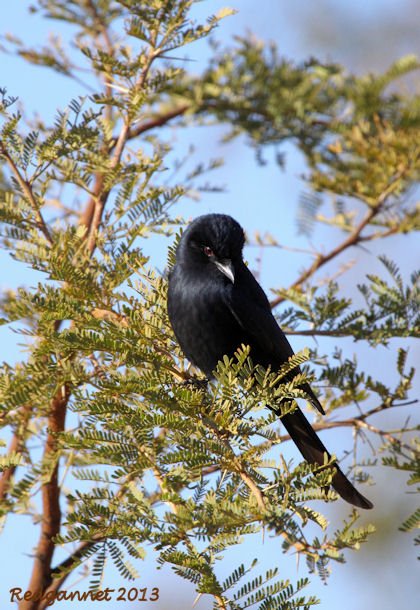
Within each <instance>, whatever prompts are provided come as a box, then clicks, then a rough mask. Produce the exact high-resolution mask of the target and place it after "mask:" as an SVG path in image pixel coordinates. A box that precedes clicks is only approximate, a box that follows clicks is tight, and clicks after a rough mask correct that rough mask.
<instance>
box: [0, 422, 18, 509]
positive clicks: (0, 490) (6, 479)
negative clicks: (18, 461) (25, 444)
mask: <svg viewBox="0 0 420 610" xmlns="http://www.w3.org/2000/svg"><path fill="white" fill-rule="evenodd" d="M21 446H22V442H21V438H20V435H19V434H18V433H17V432H15V433H14V435H13V438H12V440H11V441H10V445H9V450H8V453H9V454H10V453H18V452H19V448H20V447H21ZM16 468H17V466H10V467H9V468H6V469H5V470H4V471H3V472H2V475H1V479H0V504H1V503H2V502H4V500H5V499H6V497H7V492H8V491H9V485H10V480H11V478H12V477H13V475H14V474H15V471H16Z"/></svg>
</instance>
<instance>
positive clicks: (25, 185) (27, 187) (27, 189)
mask: <svg viewBox="0 0 420 610" xmlns="http://www.w3.org/2000/svg"><path fill="white" fill-rule="evenodd" d="M0 156H1V157H4V158H5V159H6V162H7V164H8V166H9V168H10V170H11V171H12V174H13V175H14V177H15V178H16V181H17V183H18V184H19V186H20V188H21V189H22V193H23V195H24V196H25V197H26V198H27V199H28V201H29V203H30V204H31V207H32V209H33V211H34V214H35V221H36V226H37V227H38V229H39V230H40V231H41V232H42V233H43V235H44V237H45V239H46V240H47V241H48V242H49V243H50V244H51V243H52V241H53V240H52V237H51V234H50V231H49V229H48V227H47V225H46V223H45V220H44V218H43V216H42V214H41V210H40V209H39V206H38V203H37V201H36V199H35V195H34V193H33V191H32V187H31V184H30V183H29V182H28V181H27V180H25V178H24V177H23V176H22V174H21V173H20V171H19V168H18V167H17V165H16V163H15V162H14V161H13V159H12V157H11V156H10V154H9V153H8V151H7V149H6V147H5V145H4V143H3V142H2V141H1V140H0Z"/></svg>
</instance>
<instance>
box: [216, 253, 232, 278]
mask: <svg viewBox="0 0 420 610" xmlns="http://www.w3.org/2000/svg"><path fill="white" fill-rule="evenodd" d="M214 264H215V265H216V267H217V268H218V269H219V271H221V272H222V273H223V274H224V275H225V276H226V277H227V278H229V279H230V281H231V282H232V284H233V283H234V282H235V271H234V269H233V265H232V261H231V260H229V259H228V258H223V259H222V260H220V261H217V260H216V261H214Z"/></svg>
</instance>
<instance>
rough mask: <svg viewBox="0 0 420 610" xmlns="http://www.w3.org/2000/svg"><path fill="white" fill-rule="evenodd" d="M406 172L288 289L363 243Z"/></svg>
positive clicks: (273, 303) (280, 298)
mask: <svg viewBox="0 0 420 610" xmlns="http://www.w3.org/2000/svg"><path fill="white" fill-rule="evenodd" d="M405 172H406V168H403V169H401V170H399V171H398V172H396V174H395V176H394V177H393V178H392V180H391V181H390V183H389V184H388V186H387V188H386V189H384V191H382V193H381V194H380V195H379V197H378V199H377V201H376V204H375V205H374V206H372V207H370V208H369V210H368V212H367V214H365V216H364V218H363V219H362V221H361V222H360V223H359V224H358V225H357V226H356V227H355V228H354V229H353V231H352V232H351V233H350V234H349V235H348V237H347V238H346V239H345V240H344V241H342V242H341V244H339V245H338V246H336V247H335V248H333V249H332V250H330V252H328V253H327V254H318V256H317V257H316V259H315V260H314V262H313V263H312V265H310V266H309V267H308V268H307V269H305V271H303V272H302V273H301V274H300V276H299V277H298V278H297V280H295V281H294V282H293V284H291V285H290V287H289V289H290V288H295V289H296V288H300V287H301V286H302V284H303V283H304V282H305V281H306V280H307V279H309V278H310V277H311V276H312V275H314V273H315V272H316V271H318V269H320V268H321V267H323V266H324V265H325V264H326V263H328V262H329V261H330V260H332V259H333V258H335V257H336V256H338V255H339V254H341V253H342V252H344V251H345V250H347V249H348V248H350V247H351V246H356V245H357V244H358V243H359V242H361V241H363V237H362V235H361V233H362V231H363V229H364V228H365V227H366V226H367V225H368V224H369V223H370V222H371V220H372V219H373V218H375V216H377V215H378V214H379V212H380V211H381V209H382V206H383V204H384V203H385V201H386V200H387V199H388V197H389V196H390V195H392V193H393V192H394V191H395V190H396V188H397V187H398V185H399V181H400V180H401V178H402V177H403V175H404V174H405ZM285 300H286V297H285V296H278V297H276V298H275V299H273V300H272V301H271V303H270V305H271V307H272V308H274V307H277V305H280V303H283V302H284V301H285Z"/></svg>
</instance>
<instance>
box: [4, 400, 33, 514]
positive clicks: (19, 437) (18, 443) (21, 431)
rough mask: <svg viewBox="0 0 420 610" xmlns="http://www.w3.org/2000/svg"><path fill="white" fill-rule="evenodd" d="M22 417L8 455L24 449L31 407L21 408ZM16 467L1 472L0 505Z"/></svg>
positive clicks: (5, 495) (5, 496)
mask: <svg viewBox="0 0 420 610" xmlns="http://www.w3.org/2000/svg"><path fill="white" fill-rule="evenodd" d="M22 410H23V417H22V421H21V423H20V424H19V425H18V427H17V428H16V430H15V432H14V434H13V438H12V440H11V441H10V445H9V450H8V453H12V452H15V453H21V452H22V450H23V447H24V442H23V439H24V437H25V432H26V429H27V425H28V421H29V418H30V416H31V413H32V407H31V406H30V405H24V406H23V407H22ZM16 469H17V466H10V468H7V469H6V470H4V471H3V473H2V475H1V478H0V503H1V502H4V500H6V498H7V493H8V491H9V486H10V481H11V479H12V477H13V476H14V474H15V472H16Z"/></svg>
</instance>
